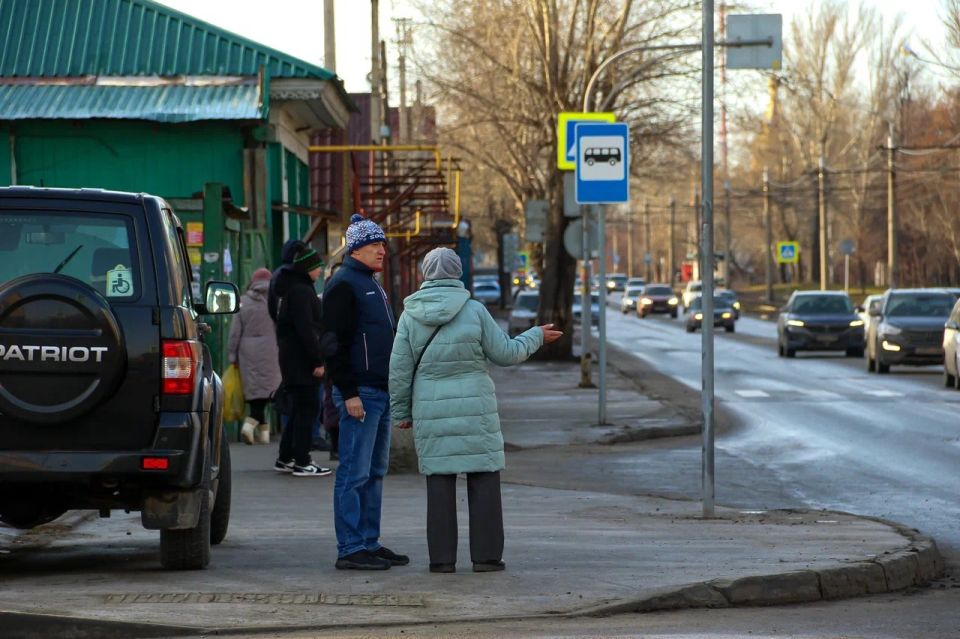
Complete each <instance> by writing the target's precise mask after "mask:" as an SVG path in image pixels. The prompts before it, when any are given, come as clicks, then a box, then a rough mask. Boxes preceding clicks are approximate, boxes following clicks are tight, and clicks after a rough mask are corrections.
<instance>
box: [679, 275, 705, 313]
mask: <svg viewBox="0 0 960 639" xmlns="http://www.w3.org/2000/svg"><path fill="white" fill-rule="evenodd" d="M701 291H703V282H701V281H700V280H690V281H689V282H687V286H686V288H684V289H683V308H684V309H688V308H690V304H692V303H693V298H695V297H697V296H698V295H700V292H701Z"/></svg>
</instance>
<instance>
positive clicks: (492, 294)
mask: <svg viewBox="0 0 960 639" xmlns="http://www.w3.org/2000/svg"><path fill="white" fill-rule="evenodd" d="M473 297H474V299H476V300H477V301H478V302H483V303H484V304H496V303H497V302H499V301H500V285H499V284H497V283H496V282H493V281H489V280H488V281H482V282H478V283H476V284H474V285H473Z"/></svg>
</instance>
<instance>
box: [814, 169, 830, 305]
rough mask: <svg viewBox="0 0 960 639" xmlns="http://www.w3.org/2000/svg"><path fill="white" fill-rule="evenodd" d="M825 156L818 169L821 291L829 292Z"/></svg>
mask: <svg viewBox="0 0 960 639" xmlns="http://www.w3.org/2000/svg"><path fill="white" fill-rule="evenodd" d="M824 164H825V161H824V158H823V154H821V155H820V161H819V162H818V167H817V197H818V200H819V204H820V218H819V220H820V229H819V230H820V290H821V291H825V290H827V279H828V277H827V276H828V273H827V264H828V263H829V260H828V259H827V253H828V250H829V247H828V246H827V198H826V193H825V184H824V183H825V182H826V175H825V174H826V169H825V168H824Z"/></svg>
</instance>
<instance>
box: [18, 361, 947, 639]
mask: <svg viewBox="0 0 960 639" xmlns="http://www.w3.org/2000/svg"><path fill="white" fill-rule="evenodd" d="M577 371H578V369H577V367H576V366H575V365H574V364H546V363H529V364H526V365H524V366H522V367H518V368H513V369H497V370H495V371H494V377H495V380H496V382H497V387H498V390H499V394H500V398H501V400H502V401H501V404H502V412H503V423H504V433H505V438H506V440H507V442H509V443H510V444H511V446H510V448H515V447H519V448H524V449H530V448H537V451H536V454H537V456H538V457H539V458H549V450H550V448H549V447H550V446H564V447H565V448H564V450H565V452H566V453H567V454H569V453H570V450H569V448H566V445H568V444H571V443H574V444H575V443H581V442H582V443H586V442H591V441H592V442H597V441H600V440H602V439H604V438H609V437H610V436H611V434H614V435H615V434H618V433H622V432H624V430H623V428H622V426H623V425H626V426H627V429H628V430H629V429H635V430H641V429H650V428H660V427H664V428H667V427H675V426H688V427H689V426H690V424H689V423H687V422H685V419H686V418H685V416H684V414H683V412H682V411H678V410H676V409H675V408H674V407H672V406H670V405H669V404H666V403H664V402H663V401H661V400H658V399H652V398H649V397H645V396H643V395H640V394H639V393H638V392H637V390H636V387H634V386H633V383H632V382H631V381H630V380H628V379H626V378H624V377H622V376H620V375H619V374H617V373H616V372H614V371H611V374H610V382H611V407H610V415H611V417H612V419H613V421H614V422H615V423H616V424H615V426H614V427H613V428H609V427H607V428H598V427H595V426H591V425H590V424H592V423H594V422H595V421H596V418H595V415H594V412H595V409H596V404H595V401H592V400H591V399H590V397H595V391H579V390H577V389H575V388H574V387H575V385H576V382H577V379H578V376H577ZM590 393H593V395H592V396H591V395H590ZM558 450H560V449H558ZM275 453H276V445H275V444H274V445H272V446H270V447H249V446H243V445H239V444H235V445H234V446H233V448H232V454H233V464H234V481H235V484H234V508H233V517H232V521H231V527H230V532H229V533H228V536H227V539H226V541H225V542H224V543H223V544H222V545H221V546H218V547H215V548H214V550H213V560H212V562H211V565H210V568H209V569H207V570H205V571H199V572H186V573H171V572H165V571H162V570H160V569H159V567H158V558H157V546H158V542H157V535H156V533H151V532H148V531H144V530H143V529H142V528H141V527H140V523H139V517H138V516H137V515H135V514H134V515H125V516H124V515H121V516H114V517H113V518H112V519H106V520H99V519H84V518H78V519H79V523H78V524H77V526H76V527H75V528H73V529H72V530H60V531H58V534H57V535H56V536H55V538H53V539H51V537H50V535H45V534H42V533H37V534H28V535H25V536H21V537H19V538H18V539H17V541H16V543H11V542H10V541H9V538H6V537H0V583H2V584H3V586H2V587H0V627H4V628H6V632H7V633H13V634H5V635H4V636H5V637H7V636H10V637H21V636H22V637H28V636H37V637H40V636H49V634H48V633H49V631H50V629H51V628H55V627H58V626H57V624H60V625H61V626H63V625H64V624H69V626H70V627H73V628H83V627H87V628H100V629H104V633H105V634H109V635H110V636H115V637H125V636H126V637H134V636H136V637H147V636H174V635H187V634H193V633H197V632H199V631H203V632H206V633H210V632H213V631H216V630H223V631H228V630H229V631H241V630H253V629H262V630H267V629H281V628H284V629H295V628H299V629H309V630H315V631H319V630H322V629H324V628H332V627H362V626H373V625H391V624H397V623H405V624H409V623H418V622H424V623H427V622H429V623H437V622H464V621H467V620H471V619H477V620H479V619H483V620H489V619H510V618H536V617H543V618H551V617H552V618H556V617H560V616H571V615H602V614H612V613H615V612H622V611H628V610H630V611H647V610H664V609H672V608H678V607H703V606H709V607H722V606H730V605H756V604H774V603H793V602H804V601H816V600H820V599H833V598H841V597H850V596H856V595H862V594H869V593H878V592H888V591H893V590H900V589H903V588H907V587H910V586H913V585H918V584H924V583H926V582H928V581H929V580H931V579H932V578H934V577H935V576H936V575H937V574H938V573H939V572H940V570H941V563H942V562H941V560H940V557H939V554H938V553H937V551H936V546H935V544H934V543H933V541H932V540H929V539H926V538H923V537H921V536H919V535H918V534H916V533H915V532H914V531H911V530H909V529H906V528H904V527H902V526H899V525H896V524H891V523H887V522H882V521H877V520H873V519H869V518H862V517H856V516H852V515H845V514H839V513H830V512H801V511H772V512H737V511H731V510H723V509H721V510H720V511H719V512H718V516H717V518H715V519H711V520H706V521H705V520H702V519H701V518H700V516H699V515H700V506H699V504H698V503H695V502H683V501H673V500H666V499H658V498H653V497H631V496H624V495H615V494H607V493H604V492H600V491H597V490H561V489H555V488H544V487H540V486H536V485H529V484H525V485H520V484H512V483H509V482H510V473H509V470H508V472H507V474H506V475H505V481H506V482H507V483H505V484H504V487H503V497H504V510H505V523H506V540H507V545H506V553H505V556H504V559H505V561H506V563H507V571H506V572H503V573H488V574H474V573H472V572H470V559H469V550H468V547H467V539H468V537H467V530H466V523H467V520H466V512H465V510H466V503H465V499H466V489H465V486H462V485H461V491H462V493H461V500H460V521H461V544H460V545H461V548H460V561H459V564H458V570H459V572H458V573H456V574H452V575H434V574H430V573H429V572H428V570H427V563H428V559H427V550H426V542H425V531H424V525H425V519H426V502H425V486H424V480H423V478H422V477H420V476H418V475H396V476H390V477H388V478H387V482H386V490H385V495H384V516H383V522H384V536H383V541H384V543H385V544H386V545H388V546H389V547H391V548H393V549H394V550H397V551H400V552H404V553H408V554H410V556H411V558H412V562H411V565H410V566H406V567H399V568H393V569H391V570H389V571H387V572H383V573H363V572H341V571H337V570H335V569H334V568H333V562H334V559H335V554H336V543H335V538H334V534H333V524H332V507H331V495H332V489H333V478H332V477H327V478H294V477H291V476H285V475H278V474H276V473H274V472H273V471H272V470H270V469H269V467H270V465H271V464H272V462H273V459H274V455H275ZM522 455H523V453H519V455H518V456H522ZM317 459H318V460H321V459H323V457H322V456H320V455H318V457H317ZM507 463H508V466H509V464H510V453H508V461H507ZM55 523H56V522H55ZM34 542H35V543H34ZM3 551H10V552H3ZM10 613H15V614H10ZM25 615H52V616H55V617H56V618H57V619H53V618H46V620H47V621H49V622H51V623H46V624H44V623H41V622H40V621H38V619H40V618H39V617H31V616H25ZM64 617H66V618H67V619H64ZM112 622H120V625H117V626H113V625H112ZM103 624H107V625H103ZM128 624H129V625H128ZM144 624H146V625H144ZM152 624H157V625H152ZM28 628H33V629H36V630H34V631H33V632H34V634H30V632H29V631H27V629H28Z"/></svg>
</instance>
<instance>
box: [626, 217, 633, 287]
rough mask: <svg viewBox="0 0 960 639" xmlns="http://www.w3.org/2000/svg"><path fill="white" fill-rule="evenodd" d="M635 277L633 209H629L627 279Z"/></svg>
mask: <svg viewBox="0 0 960 639" xmlns="http://www.w3.org/2000/svg"><path fill="white" fill-rule="evenodd" d="M631 277H633V207H632V206H631V207H628V208H627V279H629V278H631Z"/></svg>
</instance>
